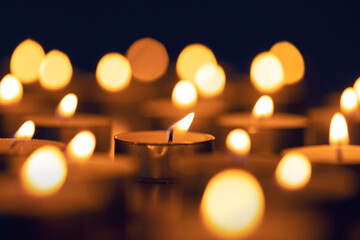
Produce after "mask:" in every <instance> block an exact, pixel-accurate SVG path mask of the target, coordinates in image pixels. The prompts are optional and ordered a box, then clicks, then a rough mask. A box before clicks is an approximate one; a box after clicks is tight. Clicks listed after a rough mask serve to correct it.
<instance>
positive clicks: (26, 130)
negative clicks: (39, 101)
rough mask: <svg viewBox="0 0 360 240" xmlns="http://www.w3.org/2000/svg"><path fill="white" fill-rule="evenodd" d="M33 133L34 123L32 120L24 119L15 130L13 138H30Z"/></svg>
mask: <svg viewBox="0 0 360 240" xmlns="http://www.w3.org/2000/svg"><path fill="white" fill-rule="evenodd" d="M34 133H35V123H34V121H31V120H29V121H26V122H25V123H23V125H21V127H20V128H19V130H17V131H16V133H15V135H14V136H15V138H20V139H31V138H32V137H33V136H34Z"/></svg>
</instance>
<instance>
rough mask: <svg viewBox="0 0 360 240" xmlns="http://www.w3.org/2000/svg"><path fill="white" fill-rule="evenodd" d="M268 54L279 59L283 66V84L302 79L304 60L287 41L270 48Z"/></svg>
mask: <svg viewBox="0 0 360 240" xmlns="http://www.w3.org/2000/svg"><path fill="white" fill-rule="evenodd" d="M270 52H272V53H274V54H275V55H276V56H277V57H278V58H279V60H280V62H281V64H282V66H283V69H284V81H285V84H294V83H297V82H299V81H300V80H301V79H302V78H303V77H304V73H305V63H304V59H303V57H302V55H301V53H300V51H299V50H298V49H297V48H296V47H295V46H294V45H293V44H291V43H289V42H287V41H282V42H278V43H276V44H274V45H273V46H272V47H271V49H270Z"/></svg>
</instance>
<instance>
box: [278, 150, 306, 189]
mask: <svg viewBox="0 0 360 240" xmlns="http://www.w3.org/2000/svg"><path fill="white" fill-rule="evenodd" d="M310 177H311V163H310V161H309V159H308V158H307V157H306V156H304V155H303V154H300V153H296V152H294V153H289V154H286V155H285V156H284V157H283V158H282V159H281V161H280V162H279V164H278V166H277V168H276V172H275V178H276V181H277V183H278V184H279V185H280V186H281V187H283V188H286V189H290V190H296V189H300V188H303V187H304V186H305V185H306V184H307V183H308V182H309V180H310Z"/></svg>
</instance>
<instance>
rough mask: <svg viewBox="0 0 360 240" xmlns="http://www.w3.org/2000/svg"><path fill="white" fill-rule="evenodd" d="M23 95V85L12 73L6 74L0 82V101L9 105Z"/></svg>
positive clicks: (19, 99) (16, 101)
mask: <svg viewBox="0 0 360 240" xmlns="http://www.w3.org/2000/svg"><path fill="white" fill-rule="evenodd" d="M22 97H23V86H22V84H21V82H20V81H19V80H18V79H17V78H16V77H15V76H13V75H11V74H6V75H5V76H4V77H3V79H1V82H0V103H1V104H3V105H11V104H15V103H18V102H20V101H21V99H22Z"/></svg>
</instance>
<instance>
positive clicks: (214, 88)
mask: <svg viewBox="0 0 360 240" xmlns="http://www.w3.org/2000/svg"><path fill="white" fill-rule="evenodd" d="M225 81H226V80H225V72H224V70H223V68H222V67H220V66H219V65H217V64H215V63H206V64H204V65H202V66H201V67H200V68H199V69H198V70H197V71H196V74H195V78H194V82H195V84H196V87H197V89H198V90H199V94H200V95H201V96H204V97H214V96H217V95H219V94H221V93H222V92H223V91H224V88H225Z"/></svg>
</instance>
